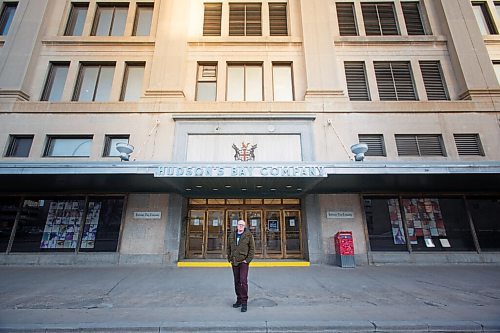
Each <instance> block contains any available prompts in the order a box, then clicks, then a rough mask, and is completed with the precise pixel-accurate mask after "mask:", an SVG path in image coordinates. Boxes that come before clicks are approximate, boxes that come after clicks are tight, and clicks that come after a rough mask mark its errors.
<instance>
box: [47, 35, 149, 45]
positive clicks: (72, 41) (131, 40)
mask: <svg viewBox="0 0 500 333" xmlns="http://www.w3.org/2000/svg"><path fill="white" fill-rule="evenodd" d="M42 44H43V45H47V46H65V45H70V46H74V45H104V44H107V45H109V44H117V45H118V44H124V45H139V46H154V44H155V38H153V37H138V36H119V37H107V36H104V37H102V36H85V37H82V36H58V37H55V38H51V39H44V40H43V41H42Z"/></svg>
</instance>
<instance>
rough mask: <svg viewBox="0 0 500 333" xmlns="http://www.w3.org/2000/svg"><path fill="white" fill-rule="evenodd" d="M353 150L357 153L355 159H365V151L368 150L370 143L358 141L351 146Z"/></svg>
mask: <svg viewBox="0 0 500 333" xmlns="http://www.w3.org/2000/svg"><path fill="white" fill-rule="evenodd" d="M351 151H352V152H353V153H354V155H355V156H354V160H355V161H363V160H364V159H365V153H366V152H367V151H368V145H367V144H366V143H357V144H355V145H352V146H351Z"/></svg>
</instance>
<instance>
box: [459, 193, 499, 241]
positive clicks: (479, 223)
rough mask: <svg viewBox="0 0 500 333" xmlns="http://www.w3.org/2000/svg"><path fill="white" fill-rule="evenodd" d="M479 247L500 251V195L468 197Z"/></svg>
mask: <svg viewBox="0 0 500 333" xmlns="http://www.w3.org/2000/svg"><path fill="white" fill-rule="evenodd" d="M467 202H468V206H469V210H470V213H471V216H472V221H473V223H474V227H475V231H476V235H477V239H478V242H479V247H480V248H481V250H482V251H500V196H489V197H467Z"/></svg>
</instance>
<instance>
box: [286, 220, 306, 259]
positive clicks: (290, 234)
mask: <svg viewBox="0 0 500 333" xmlns="http://www.w3.org/2000/svg"><path fill="white" fill-rule="evenodd" d="M283 215H284V217H285V256H286V258H302V245H301V244H302V239H301V233H300V230H301V221H300V211H299V210H284V211H283Z"/></svg>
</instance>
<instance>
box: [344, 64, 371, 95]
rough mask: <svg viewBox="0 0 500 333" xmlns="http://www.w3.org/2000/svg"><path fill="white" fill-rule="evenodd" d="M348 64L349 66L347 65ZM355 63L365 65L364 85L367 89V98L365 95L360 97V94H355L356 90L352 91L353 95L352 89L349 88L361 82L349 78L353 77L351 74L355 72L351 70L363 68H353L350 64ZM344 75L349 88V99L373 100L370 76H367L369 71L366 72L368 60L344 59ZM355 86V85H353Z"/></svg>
mask: <svg viewBox="0 0 500 333" xmlns="http://www.w3.org/2000/svg"><path fill="white" fill-rule="evenodd" d="M346 65H347V66H346ZM354 65H358V66H359V65H362V66H363V69H362V70H363V74H364V85H365V90H366V99H365V98H364V97H363V98H361V97H359V96H354V95H355V94H354V91H353V93H352V95H353V96H351V91H352V90H350V89H349V87H352V85H355V84H356V83H358V84H359V83H360V81H358V82H354V81H352V80H351V82H349V81H350V79H348V78H352V76H350V75H351V74H354V73H353V72H350V70H353V71H354V70H358V71H359V70H361V69H360V68H357V69H356V68H353V67H350V68H349V66H354ZM344 75H345V80H346V88H347V95H348V96H349V101H371V100H372V98H371V94H370V83H369V81H368V76H367V73H366V62H365V61H344ZM353 88H354V87H353Z"/></svg>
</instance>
